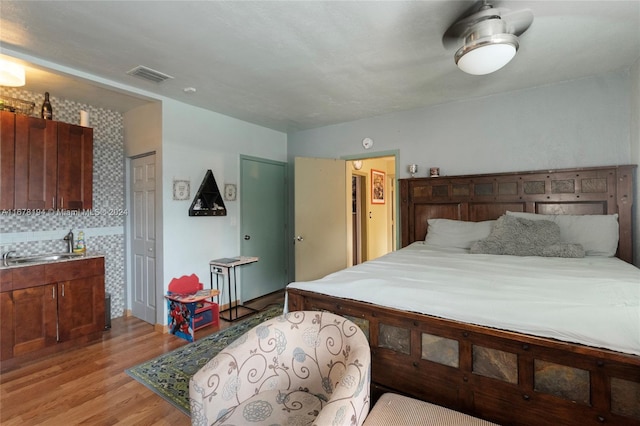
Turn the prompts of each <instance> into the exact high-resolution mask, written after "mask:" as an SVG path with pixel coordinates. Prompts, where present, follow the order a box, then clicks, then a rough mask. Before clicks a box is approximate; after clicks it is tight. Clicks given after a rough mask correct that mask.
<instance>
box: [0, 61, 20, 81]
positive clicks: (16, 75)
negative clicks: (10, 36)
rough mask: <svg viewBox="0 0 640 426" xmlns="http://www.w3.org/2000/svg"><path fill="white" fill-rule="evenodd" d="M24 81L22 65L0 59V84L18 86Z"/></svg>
mask: <svg viewBox="0 0 640 426" xmlns="http://www.w3.org/2000/svg"><path fill="white" fill-rule="evenodd" d="M25 82H26V79H25V71H24V67H23V66H22V65H19V64H16V63H15V62H10V61H7V60H4V59H0V86H9V87H19V86H24V85H25Z"/></svg>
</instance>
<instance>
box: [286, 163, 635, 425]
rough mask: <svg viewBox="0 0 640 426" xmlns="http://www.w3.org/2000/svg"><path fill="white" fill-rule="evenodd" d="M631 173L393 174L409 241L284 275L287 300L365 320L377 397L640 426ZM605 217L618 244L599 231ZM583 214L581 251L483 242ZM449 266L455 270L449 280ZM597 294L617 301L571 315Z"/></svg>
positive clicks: (508, 419)
mask: <svg viewBox="0 0 640 426" xmlns="http://www.w3.org/2000/svg"><path fill="white" fill-rule="evenodd" d="M634 174H635V166H615V167H594V168H581V169H565V170H554V171H532V172H519V173H500V174H484V175H468V176H451V177H439V178H412V179H401V180H400V181H399V190H400V200H401V216H400V219H401V235H402V246H403V248H402V249H401V250H398V251H397V252H395V253H391V254H389V255H386V256H383V257H381V258H379V259H376V260H373V261H370V262H366V263H365V264H362V265H357V266H355V267H352V268H348V269H346V270H344V271H339V272H337V273H335V274H331V275H329V276H327V277H325V278H323V279H321V280H317V281H313V282H308V283H292V284H290V285H289V286H288V287H287V304H288V308H289V310H327V311H331V312H334V313H338V314H340V315H343V316H346V317H348V318H349V319H351V320H353V321H354V322H356V323H358V324H359V325H360V326H361V328H363V329H364V330H365V332H366V333H367V335H368V338H369V342H370V345H371V350H372V384H373V395H374V397H375V396H376V395H380V394H381V393H383V392H386V391H393V392H397V393H402V394H405V395H408V396H412V397H415V398H418V399H422V400H425V401H429V402H433V403H436V404H440V405H443V406H446V407H449V408H453V409H456V410H459V411H463V412H466V413H469V414H472V415H475V416H478V417H482V418H485V419H487V420H490V421H493V422H497V423H500V424H504V425H507V424H514V425H559V424H562V425H589V424H602V423H607V424H621V425H640V331H638V327H640V310H639V308H638V297H639V295H640V272H639V270H638V269H637V268H635V267H634V266H632V265H630V262H631V261H632V247H633V243H632V214H633V213H632V206H633V190H634V188H633V182H634V180H635V176H634ZM531 214H534V215H533V216H532V215H531ZM514 218H518V219H517V222H516V219H514ZM612 218H613V219H615V221H614V225H615V227H614V228H611V229H615V231H617V238H615V242H614V243H612V242H611V241H610V240H607V237H605V236H603V235H605V233H606V232H605V231H604V230H606V229H608V231H607V232H609V234H610V233H611V229H609V228H607V227H609V226H613V225H612V220H611V219H612ZM539 219H544V220H543V221H542V222H536V224H535V225H532V224H531V223H532V222H535V221H537V220H539ZM582 220H595V221H596V222H586V226H587V229H589V231H588V232H583V231H581V232H580V236H581V237H583V238H584V242H582V244H581V245H580V246H579V247H581V248H584V252H586V254H587V256H586V257H579V256H580V253H579V254H577V255H576V256H578V257H569V258H558V257H556V255H554V254H551V255H548V256H546V255H536V256H509V255H507V256H504V255H496V254H490V253H491V252H490V251H489V254H487V252H486V250H485V249H486V248H487V245H486V244H485V245H483V244H484V243H487V242H495V241H490V240H491V239H492V238H494V237H495V236H496V235H497V232H496V229H497V228H498V227H499V226H498V224H500V226H504V225H505V224H507V223H511V222H516V224H518V225H522V226H529V227H533V226H538V225H539V226H546V227H555V225H553V224H552V225H550V224H549V222H554V223H558V224H559V228H561V230H562V232H565V231H566V229H569V231H567V232H571V230H573V231H579V230H581V229H584V227H580V226H576V223H577V222H576V221H582ZM600 220H604V222H599V221H600ZM465 223H466V225H462V224H465ZM567 224H569V225H568V226H567ZM443 225H445V226H443ZM582 225H584V223H583V224H582ZM465 226H467V227H469V228H472V229H471V230H469V229H467V228H465V230H464V232H462V233H461V234H460V235H458V234H456V232H455V231H456V230H458V229H460V228H464V227H465ZM487 229H488V230H487ZM532 229H533V228H532ZM536 229H537V228H536ZM549 229H552V230H553V231H554V232H556V228H549ZM427 231H429V232H427ZM447 232H449V233H447ZM451 232H453V234H452V233H451ZM475 233H477V235H476V234H475ZM609 234H607V235H609ZM554 235H555V234H554ZM425 236H426V237H425ZM563 237H566V235H563ZM609 237H610V235H609ZM473 238H479V242H470V240H472V239H473ZM452 241H453V242H454V244H451V242H452ZM570 242H572V243H573V241H570ZM565 243H566V241H561V242H560V243H559V244H558V245H559V246H561V247H562V248H563V249H565V248H567V247H566V246H567V244H565ZM592 243H593V244H595V245H596V246H594V247H591V246H590V244H592ZM602 243H604V245H605V246H606V247H604V248H603V247H602V245H603V244H602ZM447 244H449V245H452V246H447ZM470 244H471V249H469V248H467V247H466V246H467V245H470ZM612 244H613V246H612ZM458 245H459V246H460V247H458ZM478 247H480V250H478V249H477V248H478ZM489 247H490V248H491V247H493V246H489ZM501 247H502V246H501ZM548 248H549V247H548V246H547V247H545V250H547V249H548ZM569 248H574V247H573V246H572V247H569ZM474 249H475V251H474V253H473V254H472V253H470V251H473V250H474ZM518 249H520V247H518ZM600 249H602V250H603V252H599V251H598V250H600ZM483 250H485V251H483ZM536 253H537V252H536ZM565 254H566V253H565V252H563V255H565ZM574 254H575V253H574ZM574 254H571V255H572V256H573V255H574ZM614 255H615V256H614ZM465 258H468V259H469V260H470V261H471V263H467V264H465V263H464V262H465ZM465 265H466V266H465ZM390 271H395V272H390ZM452 271H453V273H454V276H455V277H458V278H453V279H452V278H447V277H450V275H446V274H449V273H450V272H452ZM503 271H508V273H502V272H503ZM394 274H395V275H394ZM425 281H426V283H424V282H425ZM556 281H557V282H559V283H562V285H557V284H554V283H555V282H556ZM390 283H391V285H395V287H389V284H390ZM427 284H428V285H429V286H428V287H427ZM453 284H455V286H454V285H453ZM460 285H463V287H459V286H460ZM483 285H484V286H485V287H487V288H491V287H493V290H494V291H493V292H484V291H480V288H481V287H482V286H483ZM434 286H435V287H434ZM465 286H466V287H465ZM423 287H426V288H427V290H425V289H424V288H423ZM448 287H451V289H449V288H448ZM531 287H533V290H534V292H533V293H531V292H530V291H531V290H532V288H531ZM565 287H566V288H565ZM445 288H447V291H449V293H447V292H446V291H444V289H445ZM561 288H562V290H563V291H568V295H569V296H571V295H573V297H571V298H570V299H569V298H568V296H567V293H562V292H560V290H561ZM526 289H528V290H527V291H529V292H528V293H525V292H524V291H525V290H526ZM603 289H604V290H605V291H603ZM521 291H523V293H521ZM598 291H600V292H601V295H602V298H603V299H604V296H606V297H607V298H611V300H609V299H606V303H604V304H605V305H608V306H609V307H610V308H611V306H613V309H611V310H609V311H601V310H599V309H600V307H598V308H597V309H598V310H595V308H591V309H592V311H591V312H592V314H591V315H589V314H588V313H587V315H586V316H585V317H584V318H582V317H579V316H578V315H580V314H579V313H578V311H577V308H578V307H579V306H578V305H587V306H591V305H589V304H590V303H593V301H592V300H591V299H589V300H587V299H586V298H588V297H589V298H596V299H597V298H598V297H599V296H598ZM506 295H510V296H515V297H516V299H515V300H514V299H511V300H509V301H507V299H504V300H502V299H501V298H502V297H503V296H506ZM554 297H555V299H554ZM518 298H520V299H518ZM616 298H617V299H616ZM524 302H530V303H529V304H526V303H524ZM542 302H544V303H542ZM521 303H522V304H521ZM531 303H533V305H531ZM483 307H485V309H484V310H483ZM603 309H604V308H603ZM587 312H589V311H587ZM553 317H555V321H556V323H555V324H557V325H554V322H553V321H552V320H553V319H554V318H553ZM578 318H582V319H578ZM576 319H578V320H577V321H576ZM616 321H617V322H618V324H620V325H615V326H614V325H612V324H615V323H616ZM565 326H567V327H565Z"/></svg>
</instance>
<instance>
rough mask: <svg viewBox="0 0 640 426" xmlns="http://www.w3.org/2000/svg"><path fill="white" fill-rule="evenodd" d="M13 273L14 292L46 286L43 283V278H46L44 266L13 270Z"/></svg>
mask: <svg viewBox="0 0 640 426" xmlns="http://www.w3.org/2000/svg"><path fill="white" fill-rule="evenodd" d="M12 271H13V289H14V290H20V289H22V288H29V287H33V286H36V285H42V284H46V283H43V282H42V277H43V276H44V265H34V266H24V267H20V268H12Z"/></svg>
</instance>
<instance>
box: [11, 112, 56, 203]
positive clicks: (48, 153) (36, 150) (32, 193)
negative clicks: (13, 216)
mask: <svg viewBox="0 0 640 426" xmlns="http://www.w3.org/2000/svg"><path fill="white" fill-rule="evenodd" d="M15 122H16V146H15V156H16V157H15V158H16V162H15V166H16V169H15V171H16V173H15V179H16V180H15V208H16V209H47V210H48V209H52V208H55V203H56V200H55V198H56V185H57V183H56V180H57V177H56V175H57V161H58V152H57V134H56V127H57V125H56V122H55V121H51V120H43V119H40V118H36V117H27V116H24V115H16V116H15Z"/></svg>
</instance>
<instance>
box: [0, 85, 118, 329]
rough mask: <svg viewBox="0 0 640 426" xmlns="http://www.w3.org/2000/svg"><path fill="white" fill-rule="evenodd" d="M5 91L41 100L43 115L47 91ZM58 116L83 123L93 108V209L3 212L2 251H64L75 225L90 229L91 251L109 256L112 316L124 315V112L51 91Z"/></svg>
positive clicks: (2, 91)
mask: <svg viewBox="0 0 640 426" xmlns="http://www.w3.org/2000/svg"><path fill="white" fill-rule="evenodd" d="M0 94H1V95H4V96H10V97H12V98H18V99H22V100H26V101H31V102H34V103H35V104H36V107H35V108H34V115H35V116H39V115H40V112H39V111H40V106H41V105H42V101H43V100H44V93H32V92H28V91H25V90H20V89H15V88H0ZM50 100H51V104H52V107H53V119H54V120H56V121H63V122H66V123H71V124H80V111H81V110H84V111H87V112H88V113H89V127H92V128H93V209H92V210H91V211H78V212H75V211H60V212H43V213H38V214H25V213H17V212H0V250H1V251H2V252H5V251H7V250H15V251H16V252H17V253H18V255H29V254H38V253H45V252H52V251H64V250H65V249H66V242H65V241H63V238H64V236H65V235H66V233H67V232H69V230H70V229H72V230H73V232H74V234H75V235H76V236H77V234H78V232H79V231H81V230H82V231H84V233H85V239H86V245H87V250H89V251H92V252H100V253H102V254H104V255H105V269H106V271H105V286H106V291H107V292H109V293H110V294H111V316H112V317H119V316H122V315H123V314H124V306H125V235H124V226H125V223H126V220H127V215H128V212H127V211H126V209H125V206H126V204H125V157H124V135H123V116H122V114H121V113H119V112H117V111H111V110H107V109H103V108H98V107H94V106H91V105H87V104H83V103H79V102H74V101H72V100H69V99H65V98H63V97H58V96H56V94H55V93H51V94H50Z"/></svg>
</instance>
